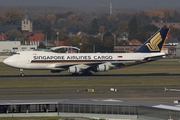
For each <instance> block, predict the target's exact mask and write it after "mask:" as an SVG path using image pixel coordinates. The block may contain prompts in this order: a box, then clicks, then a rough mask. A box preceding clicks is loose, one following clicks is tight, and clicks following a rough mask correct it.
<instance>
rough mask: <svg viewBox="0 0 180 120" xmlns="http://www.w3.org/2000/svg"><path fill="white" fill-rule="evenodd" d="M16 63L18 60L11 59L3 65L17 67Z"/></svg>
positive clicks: (7, 59) (6, 60)
mask: <svg viewBox="0 0 180 120" xmlns="http://www.w3.org/2000/svg"><path fill="white" fill-rule="evenodd" d="M16 62H17V60H16V59H14V58H13V57H9V58H6V59H5V60H4V61H3V63H4V64H6V65H9V66H12V67H13V66H15V65H16Z"/></svg>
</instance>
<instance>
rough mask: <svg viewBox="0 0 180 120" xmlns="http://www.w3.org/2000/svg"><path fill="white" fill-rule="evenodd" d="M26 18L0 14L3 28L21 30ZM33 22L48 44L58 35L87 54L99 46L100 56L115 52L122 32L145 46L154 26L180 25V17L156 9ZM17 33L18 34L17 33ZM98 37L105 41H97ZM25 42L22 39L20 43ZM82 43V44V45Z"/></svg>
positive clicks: (87, 13)
mask: <svg viewBox="0 0 180 120" xmlns="http://www.w3.org/2000/svg"><path fill="white" fill-rule="evenodd" d="M24 16H25V14H23V13H22V12H21V11H17V10H13V9H10V10H7V11H5V12H3V13H1V14H0V25H1V26H3V25H12V26H13V25H15V26H21V21H22V20H23V19H24ZM29 17H30V18H31V20H32V21H33V29H34V30H43V31H44V34H46V35H47V39H48V40H56V38H57V34H56V33H57V32H59V34H58V35H59V36H58V38H59V40H66V41H67V43H68V44H69V45H73V46H77V47H80V48H81V49H82V51H84V52H92V49H93V47H92V46H93V45H96V51H97V52H105V51H106V52H112V51H113V46H114V39H115V38H116V37H118V36H119V35H120V34H122V33H123V32H128V33H129V37H128V39H129V40H131V39H138V40H140V41H141V42H144V41H145V40H147V39H148V38H149V36H151V35H152V34H153V33H154V32H156V31H157V30H158V29H159V28H157V27H156V26H154V25H152V24H151V22H152V21H155V22H160V21H163V22H180V13H179V12H178V11H177V10H175V9H154V10H143V11H139V12H136V13H133V14H127V13H117V14H109V13H103V14H98V12H90V11H81V12H78V13H75V12H73V11H67V12H63V13H47V14H32V15H29ZM67 28H76V29H77V30H78V31H81V32H82V33H84V35H83V36H81V37H79V36H76V35H75V36H69V35H68V34H67V32H66V29H67ZM15 32H16V33H15ZM13 33H15V34H14V35H15V36H16V37H18V38H21V37H22V31H21V30H20V29H18V30H15V31H10V32H9V31H8V32H7V34H8V35H10V34H13ZM98 33H101V34H103V38H98V37H95V36H96V35H97V34H98ZM171 35H172V36H173V37H179V35H180V30H179V29H176V28H171ZM21 40H23V38H22V39H21ZM80 43H81V44H80ZM116 44H117V45H124V44H126V42H125V41H124V42H122V41H121V42H117V43H116Z"/></svg>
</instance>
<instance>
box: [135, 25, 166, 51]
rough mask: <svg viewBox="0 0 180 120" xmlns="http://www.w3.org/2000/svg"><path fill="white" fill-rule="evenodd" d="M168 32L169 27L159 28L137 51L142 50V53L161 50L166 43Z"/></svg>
mask: <svg viewBox="0 0 180 120" xmlns="http://www.w3.org/2000/svg"><path fill="white" fill-rule="evenodd" d="M168 33H169V28H165V27H164V28H161V29H159V30H158V31H157V32H156V33H155V34H154V35H152V36H151V37H150V38H149V39H148V40H147V41H146V42H145V43H144V44H143V45H142V46H141V47H140V48H139V49H137V50H136V51H135V52H140V53H150V52H161V50H162V48H163V46H164V43H165V42H166V38H167V35H168Z"/></svg>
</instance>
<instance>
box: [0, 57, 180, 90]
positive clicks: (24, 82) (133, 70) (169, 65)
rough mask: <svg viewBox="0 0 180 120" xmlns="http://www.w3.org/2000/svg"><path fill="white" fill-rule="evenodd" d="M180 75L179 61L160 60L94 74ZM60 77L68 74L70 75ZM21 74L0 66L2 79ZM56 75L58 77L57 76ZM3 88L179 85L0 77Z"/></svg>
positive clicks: (172, 81) (166, 80) (160, 80)
mask: <svg viewBox="0 0 180 120" xmlns="http://www.w3.org/2000/svg"><path fill="white" fill-rule="evenodd" d="M149 73H150V74H161V73H162V74H180V62H179V60H178V59H177V60H161V61H156V62H151V63H146V64H142V65H137V66H131V67H128V68H123V69H117V70H110V71H107V72H99V73H95V74H149ZM47 74H48V75H53V74H54V73H50V71H46V70H25V75H32V76H33V75H47ZM59 74H68V73H67V72H63V73H59ZM3 75H19V70H18V69H14V68H11V67H8V66H6V65H4V64H3V63H0V76H3ZM54 75H57V73H56V74H54ZM0 82H1V84H0V88H21V87H22V88H28V87H66V86H68V87H71V86H168V85H169V86H172V85H176V86H179V85H180V79H179V78H178V77H123V76H120V77H113V78H110V77H107V78H89V77H82V78H73V77H72V78H61V77H60V76H59V78H57V77H56V78H51V77H48V78H46V79H44V78H33V77H32V78H23V77H22V78H1V79H0Z"/></svg>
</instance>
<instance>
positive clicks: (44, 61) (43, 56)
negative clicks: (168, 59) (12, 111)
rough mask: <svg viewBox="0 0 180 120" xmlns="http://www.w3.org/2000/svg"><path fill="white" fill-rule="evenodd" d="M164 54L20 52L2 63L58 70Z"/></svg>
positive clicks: (137, 59)
mask: <svg viewBox="0 0 180 120" xmlns="http://www.w3.org/2000/svg"><path fill="white" fill-rule="evenodd" d="M163 55H165V54H164V53H53V52H42V51H22V52H18V53H17V54H14V55H13V56H11V57H9V58H7V59H5V60H4V63H5V64H7V65H9V66H11V67H15V68H19V69H49V70H54V69H57V68H55V66H56V65H58V69H62V70H63V67H62V68H61V66H65V65H70V66H71V65H72V66H74V65H87V64H91V63H99V64H102V63H103V64H113V63H116V64H117V63H126V62H136V61H142V60H144V59H146V58H151V57H158V56H163Z"/></svg>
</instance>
